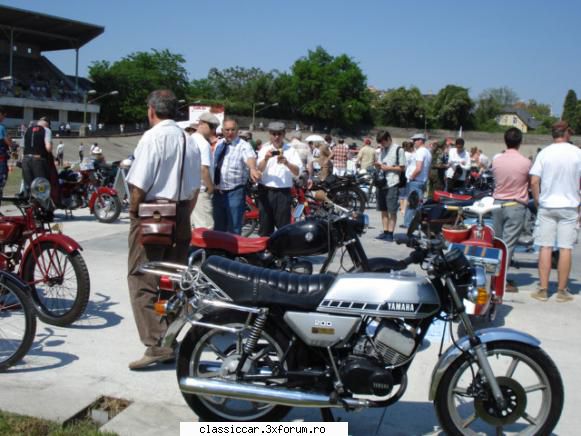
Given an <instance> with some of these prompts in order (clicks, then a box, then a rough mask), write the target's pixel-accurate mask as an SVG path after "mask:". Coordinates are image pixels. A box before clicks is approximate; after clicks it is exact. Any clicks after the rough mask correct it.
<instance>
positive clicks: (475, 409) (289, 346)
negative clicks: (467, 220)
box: [141, 236, 564, 435]
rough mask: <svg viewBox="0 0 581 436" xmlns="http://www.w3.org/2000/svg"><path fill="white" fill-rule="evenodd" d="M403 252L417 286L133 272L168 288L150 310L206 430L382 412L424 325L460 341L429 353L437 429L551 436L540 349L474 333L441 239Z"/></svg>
mask: <svg viewBox="0 0 581 436" xmlns="http://www.w3.org/2000/svg"><path fill="white" fill-rule="evenodd" d="M408 244H409V246H410V247H412V248H413V251H412V253H411V254H410V256H409V257H408V258H406V259H405V263H407V264H411V263H419V264H422V266H423V268H424V269H425V271H426V276H425V277H416V276H415V275H410V274H406V273H394V274H377V273H356V274H345V275H340V276H334V275H329V274H320V275H310V276H307V275H301V274H292V273H288V272H281V271H275V270H270V269H263V268H258V267H255V266H251V265H245V264H242V263H238V262H234V261H231V260H229V259H225V258H222V257H217V256H214V257H210V258H209V259H208V260H207V261H206V262H205V263H204V264H203V265H202V266H201V267H196V266H189V267H188V266H184V265H178V264H168V263H160V262H151V263H148V264H145V265H143V266H142V268H141V271H142V272H144V273H152V274H156V275H169V276H170V278H171V280H173V281H174V282H175V283H177V284H179V286H178V288H177V289H178V290H177V292H174V293H173V294H172V295H171V296H170V297H169V298H168V299H167V300H160V301H158V303H156V305H155V308H156V310H157V311H158V313H159V314H160V315H161V316H162V317H163V320H164V321H165V322H167V323H168V329H167V333H166V335H165V337H164V339H163V341H162V345H163V346H165V347H177V348H178V352H177V353H178V354H177V357H178V363H177V378H178V384H179V388H180V390H181V392H182V395H183V397H184V399H185V401H186V403H187V404H188V405H189V407H190V408H191V409H192V410H193V411H194V412H195V413H196V414H197V415H198V416H199V417H200V418H201V419H204V420H208V421H279V420H281V419H282V418H283V417H284V416H285V415H286V414H287V413H288V412H289V410H290V408H291V407H315V408H320V409H321V412H322V416H323V418H324V419H325V420H327V421H331V420H333V415H332V412H331V409H332V408H341V409H345V410H347V411H356V410H361V409H363V408H383V407H388V406H390V405H392V404H394V403H396V402H397V401H398V400H399V399H400V398H401V397H402V396H403V395H404V393H405V391H406V387H407V384H408V376H407V374H408V370H409V368H410V366H411V364H412V363H413V361H414V358H415V356H416V353H417V352H418V349H419V348H420V345H421V343H422V340H423V339H424V337H425V336H426V333H427V332H428V330H429V327H430V325H431V323H432V321H434V320H435V319H437V318H440V319H444V320H446V321H448V322H451V321H452V320H453V319H459V320H460V322H462V323H463V325H464V326H465V330H466V334H467V335H466V336H465V337H463V338H461V339H458V340H454V339H453V345H451V346H450V347H449V348H448V349H447V350H446V351H445V352H444V353H443V354H442V355H441V356H440V359H439V360H438V362H437V363H436V365H435V367H434V370H433V372H432V378H431V383H430V389H429V398H430V400H431V401H433V402H434V407H435V410H436V414H437V416H438V419H439V421H440V424H441V427H442V429H443V430H444V431H445V432H446V434H450V435H461V434H481V433H482V432H484V433H485V434H490V433H492V434H503V433H504V432H514V433H518V434H535V435H546V434H550V433H551V431H552V430H553V429H554V428H555V426H556V425H557V422H558V420H559V417H560V415H561V412H562V408H563V401H564V388H563V382H562V379H561V376H560V374H559V371H558V369H557V367H556V366H555V364H554V362H553V361H552V360H551V358H550V357H549V355H548V354H547V353H546V352H545V351H543V349H542V348H541V346H540V345H541V344H540V341H539V340H537V339H536V338H534V337H532V336H530V335H528V334H525V333H521V332H519V331H516V330H511V329H505V328H491V329H485V330H480V331H477V332H476V331H475V330H474V329H473V327H472V324H471V322H470V319H469V317H468V315H467V314H466V311H465V306H464V303H463V300H464V299H468V300H474V299H475V298H477V292H475V290H476V287H477V284H476V283H475V281H474V270H473V267H472V266H471V264H470V262H469V261H468V260H467V259H466V257H465V256H464V254H463V253H462V252H461V251H459V250H449V251H444V248H443V247H444V244H443V243H442V241H441V240H428V239H418V238H416V237H414V236H412V237H410V239H409V241H408ZM184 329H188V331H187V332H186V333H185V334H184V333H183V332H182V330H184ZM178 337H183V340H182V341H181V343H180V344H179V346H178V344H177V339H178Z"/></svg>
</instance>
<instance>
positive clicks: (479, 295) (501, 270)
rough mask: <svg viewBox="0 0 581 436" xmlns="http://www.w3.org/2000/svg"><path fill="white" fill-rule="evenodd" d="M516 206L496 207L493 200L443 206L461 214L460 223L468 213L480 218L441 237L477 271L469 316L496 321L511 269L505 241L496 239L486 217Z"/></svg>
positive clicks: (447, 229)
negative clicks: (508, 270) (462, 254)
mask: <svg viewBox="0 0 581 436" xmlns="http://www.w3.org/2000/svg"><path fill="white" fill-rule="evenodd" d="M516 204H517V203H516V202H508V203H504V204H494V198H492V197H485V198H483V199H481V200H478V201H476V202H475V203H474V204H472V205H470V206H452V205H447V206H444V207H445V208H446V209H447V210H450V211H457V212H458V219H457V223H458V222H459V221H460V220H461V218H462V216H463V215H464V214H465V213H467V214H473V215H476V216H477V217H478V218H477V221H476V223H475V224H472V225H470V226H467V225H464V224H461V225H458V224H455V225H444V226H442V234H443V236H444V238H445V239H446V240H447V241H448V242H449V243H450V245H449V249H450V250H452V249H458V250H460V251H462V252H463V253H464V254H465V255H466V257H467V258H468V260H469V261H470V263H472V265H473V266H474V269H475V272H476V277H475V279H476V286H475V287H474V288H473V289H472V290H471V291H469V293H471V295H470V297H471V298H468V299H465V300H464V305H465V306H466V313H468V315H471V316H474V317H479V318H482V319H487V320H494V317H495V315H496V309H497V306H498V305H499V304H502V299H503V296H504V291H505V287H506V272H507V269H508V261H507V256H508V249H507V246H506V244H505V243H504V241H502V240H501V239H499V238H496V237H495V236H494V230H493V229H492V228H491V227H489V226H487V225H485V224H484V216H485V215H486V214H488V213H490V212H492V211H493V210H495V209H500V208H503V207H511V206H514V205H516Z"/></svg>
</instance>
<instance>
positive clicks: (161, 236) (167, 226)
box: [137, 135, 187, 247]
mask: <svg viewBox="0 0 581 436" xmlns="http://www.w3.org/2000/svg"><path fill="white" fill-rule="evenodd" d="M186 145H187V140H186V136H185V135H184V146H183V152H182V163H181V170H180V175H179V179H178V186H179V188H178V201H179V199H180V196H181V194H182V182H183V175H184V163H185V158H186ZM154 180H155V178H154ZM152 187H153V184H152ZM149 189H151V188H149ZM137 216H138V217H139V229H140V234H139V241H140V242H141V245H144V246H149V245H156V246H161V247H170V246H175V236H176V234H175V233H176V223H177V202H174V201H169V200H155V201H153V202H149V203H141V204H140V205H139V210H138V212H137Z"/></svg>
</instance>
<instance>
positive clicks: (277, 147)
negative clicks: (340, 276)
mask: <svg viewBox="0 0 581 436" xmlns="http://www.w3.org/2000/svg"><path fill="white" fill-rule="evenodd" d="M285 127H286V126H285V125H284V123H281V122H271V123H269V125H268V130H269V132H270V142H268V143H266V144H264V145H263V146H262V148H261V149H260V151H259V153H258V170H259V171H261V172H262V178H261V181H260V184H259V185H258V207H259V209H260V236H270V235H271V234H272V232H273V231H274V228H275V227H276V228H281V227H282V226H285V225H287V224H289V223H290V214H291V193H290V190H291V187H292V185H293V177H296V176H298V175H299V174H300V172H301V171H302V169H303V164H302V162H301V158H300V156H299V154H298V153H297V151H296V150H295V149H294V148H293V147H291V146H290V144H285V143H284V132H285Z"/></svg>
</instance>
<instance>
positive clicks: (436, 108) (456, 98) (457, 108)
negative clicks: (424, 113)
mask: <svg viewBox="0 0 581 436" xmlns="http://www.w3.org/2000/svg"><path fill="white" fill-rule="evenodd" d="M473 106H474V103H473V102H472V100H471V99H470V96H469V95H468V89H466V88H462V87H461V86H456V85H447V86H446V87H445V88H443V89H441V90H440V92H438V95H436V98H435V100H434V102H433V106H432V111H433V113H434V115H435V119H436V122H437V124H438V126H439V127H442V128H444V129H452V130H456V129H458V128H459V127H460V126H462V127H463V128H464V129H468V128H471V127H472V125H473V115H472V114H471V111H472V108H473Z"/></svg>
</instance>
